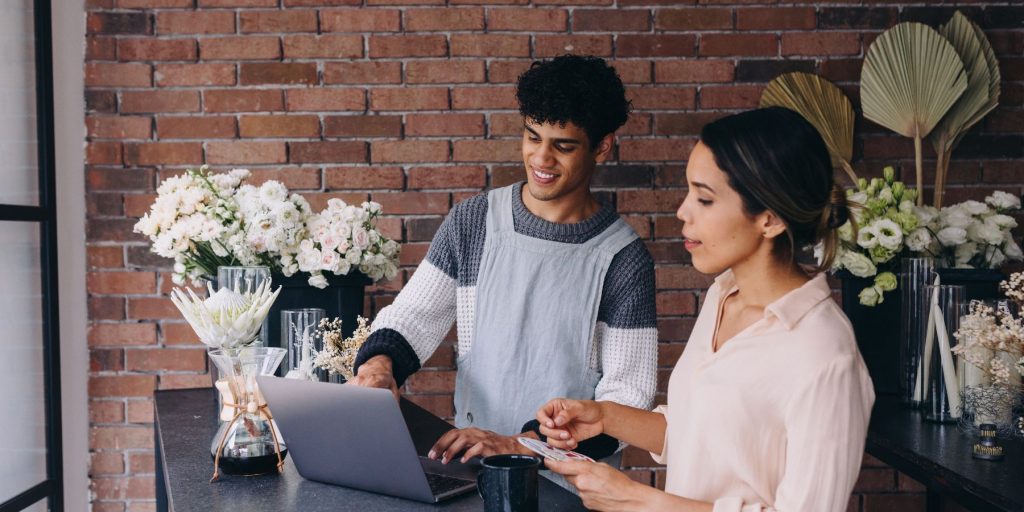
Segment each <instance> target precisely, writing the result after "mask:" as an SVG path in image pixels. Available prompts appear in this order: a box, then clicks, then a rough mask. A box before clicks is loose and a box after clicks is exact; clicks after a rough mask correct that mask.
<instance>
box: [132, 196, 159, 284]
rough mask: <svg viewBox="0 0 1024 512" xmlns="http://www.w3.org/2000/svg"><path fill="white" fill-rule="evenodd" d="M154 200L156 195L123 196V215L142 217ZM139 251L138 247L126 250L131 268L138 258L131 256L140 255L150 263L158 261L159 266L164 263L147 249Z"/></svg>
mask: <svg viewBox="0 0 1024 512" xmlns="http://www.w3.org/2000/svg"><path fill="white" fill-rule="evenodd" d="M155 200H156V194H125V195H124V214H125V215H126V216H128V217H142V216H143V215H144V214H145V213H146V212H148V211H149V208H150V207H151V206H153V202H154V201H155ZM139 249H142V248H139V247H130V248H128V251H129V258H130V260H131V262H132V264H133V265H132V266H135V265H134V263H135V260H136V259H138V257H132V254H142V255H144V256H143V258H144V261H150V260H152V261H160V263H161V264H163V263H165V262H166V260H163V259H162V258H161V257H160V256H157V255H155V254H153V253H152V252H151V251H149V250H148V249H146V250H141V251H140V250H139ZM142 266H145V265H142Z"/></svg>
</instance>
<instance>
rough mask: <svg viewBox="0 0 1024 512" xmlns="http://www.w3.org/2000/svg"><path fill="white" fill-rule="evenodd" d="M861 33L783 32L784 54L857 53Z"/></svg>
mask: <svg viewBox="0 0 1024 512" xmlns="http://www.w3.org/2000/svg"><path fill="white" fill-rule="evenodd" d="M859 53H860V35H859V34H856V33H852V32H808V33H790V34H782V54H783V55H827V56H830V57H834V56H836V55H857V54H859Z"/></svg>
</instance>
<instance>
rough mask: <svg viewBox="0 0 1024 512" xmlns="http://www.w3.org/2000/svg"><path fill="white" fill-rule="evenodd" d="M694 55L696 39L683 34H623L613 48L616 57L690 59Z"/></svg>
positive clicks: (695, 52)
mask: <svg viewBox="0 0 1024 512" xmlns="http://www.w3.org/2000/svg"><path fill="white" fill-rule="evenodd" d="M696 54H697V38H696V37H695V36H692V35H684V34H675V35H668V34H657V35H647V34H644V35H633V34H623V35H620V36H619V38H618V40H617V42H616V46H615V55H616V56H617V57H692V56H694V55H696Z"/></svg>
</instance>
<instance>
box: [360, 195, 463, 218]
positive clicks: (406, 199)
mask: <svg viewBox="0 0 1024 512" xmlns="http://www.w3.org/2000/svg"><path fill="white" fill-rule="evenodd" d="M373 200H374V201H376V202H378V203H380V204H381V207H382V208H383V209H384V211H386V212H388V214H389V215H408V214H413V215H418V214H431V213H435V214H445V213H448V208H449V198H448V193H447V192H377V193H374V194H373Z"/></svg>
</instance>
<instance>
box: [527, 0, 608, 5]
mask: <svg viewBox="0 0 1024 512" xmlns="http://www.w3.org/2000/svg"><path fill="white" fill-rule="evenodd" d="M613 2H614V0H534V4H536V5H612V3H613Z"/></svg>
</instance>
